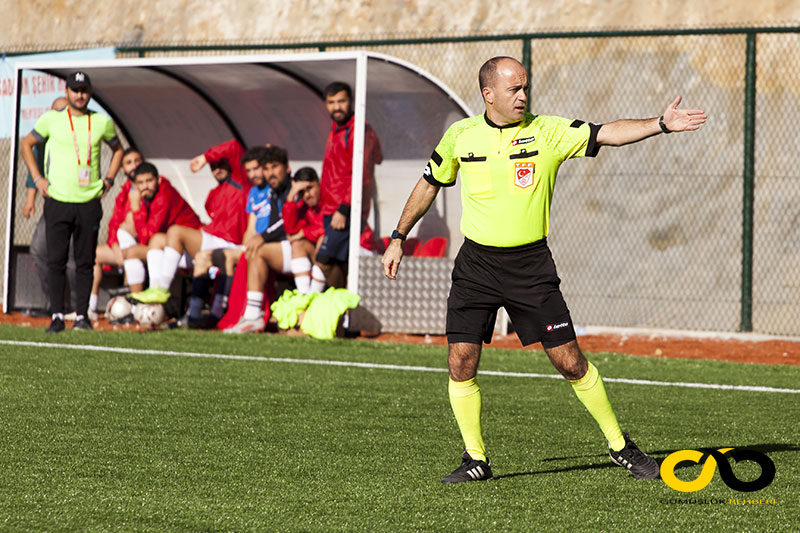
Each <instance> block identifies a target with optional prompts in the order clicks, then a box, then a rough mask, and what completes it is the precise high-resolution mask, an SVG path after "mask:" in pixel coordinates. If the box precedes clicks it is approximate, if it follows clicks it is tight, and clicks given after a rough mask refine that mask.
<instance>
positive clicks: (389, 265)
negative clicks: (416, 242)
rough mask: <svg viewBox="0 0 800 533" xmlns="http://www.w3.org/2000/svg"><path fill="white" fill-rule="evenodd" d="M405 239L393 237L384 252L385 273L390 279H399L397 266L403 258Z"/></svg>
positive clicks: (382, 260)
mask: <svg viewBox="0 0 800 533" xmlns="http://www.w3.org/2000/svg"><path fill="white" fill-rule="evenodd" d="M402 245H403V241H401V240H400V239H393V240H392V241H391V242H390V243H389V246H388V247H387V248H386V251H385V252H384V253H383V259H381V263H382V264H383V275H384V276H386V277H387V278H389V279H397V268H398V267H399V266H400V261H402V260H403V246H402Z"/></svg>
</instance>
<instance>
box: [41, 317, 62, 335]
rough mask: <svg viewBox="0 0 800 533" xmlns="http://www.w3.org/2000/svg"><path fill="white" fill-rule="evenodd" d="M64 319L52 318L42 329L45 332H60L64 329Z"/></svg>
mask: <svg viewBox="0 0 800 533" xmlns="http://www.w3.org/2000/svg"><path fill="white" fill-rule="evenodd" d="M64 327H65V326H64V320H63V319H61V318H54V319H53V321H52V322H50V325H49V326H47V329H46V330H44V332H45V333H60V332H62V331H64Z"/></svg>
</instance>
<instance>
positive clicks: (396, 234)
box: [391, 230, 407, 242]
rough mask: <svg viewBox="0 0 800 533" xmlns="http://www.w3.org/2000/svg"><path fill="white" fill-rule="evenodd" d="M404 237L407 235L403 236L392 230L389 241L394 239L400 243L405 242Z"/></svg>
mask: <svg viewBox="0 0 800 533" xmlns="http://www.w3.org/2000/svg"><path fill="white" fill-rule="evenodd" d="M406 237H407V235H403V234H402V233H400V232H399V231H397V230H394V231H393V232H392V237H391V239H392V240H395V239H400V240H401V241H403V242H405V240H406Z"/></svg>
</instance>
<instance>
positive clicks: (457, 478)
mask: <svg viewBox="0 0 800 533" xmlns="http://www.w3.org/2000/svg"><path fill="white" fill-rule="evenodd" d="M489 479H492V467H491V462H490V461H489V460H488V458H487V460H486V461H476V460H475V459H473V458H472V457H470V455H469V454H468V453H467V451H466V450H464V455H462V456H461V466H459V467H458V468H456V469H455V470H453V473H452V474H450V475H449V476H445V477H444V478H443V479H442V483H462V482H464V481H486V480H489Z"/></svg>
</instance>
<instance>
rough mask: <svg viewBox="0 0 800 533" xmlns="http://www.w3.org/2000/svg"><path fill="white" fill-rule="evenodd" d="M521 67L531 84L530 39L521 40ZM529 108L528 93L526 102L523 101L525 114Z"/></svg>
mask: <svg viewBox="0 0 800 533" xmlns="http://www.w3.org/2000/svg"><path fill="white" fill-rule="evenodd" d="M522 66H523V67H525V70H526V71H527V72H528V83H530V82H531V38H530V37H525V38H524V39H522ZM530 107H531V100H530V92H529V93H528V100H526V101H525V111H526V112H527V111H528V110H529V109H530Z"/></svg>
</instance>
